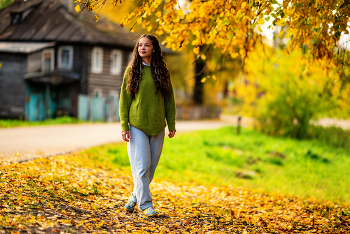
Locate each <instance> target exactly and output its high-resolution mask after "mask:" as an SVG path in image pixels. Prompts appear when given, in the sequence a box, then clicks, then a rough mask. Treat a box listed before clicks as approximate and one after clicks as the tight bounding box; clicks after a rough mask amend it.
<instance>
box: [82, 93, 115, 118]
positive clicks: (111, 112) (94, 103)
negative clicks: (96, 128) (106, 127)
mask: <svg viewBox="0 0 350 234" xmlns="http://www.w3.org/2000/svg"><path fill="white" fill-rule="evenodd" d="M78 119H80V120H85V121H88V120H89V121H94V122H95V121H104V122H115V121H120V117H119V99H118V98H115V97H108V98H104V97H89V96H87V95H83V94H80V95H79V96H78Z"/></svg>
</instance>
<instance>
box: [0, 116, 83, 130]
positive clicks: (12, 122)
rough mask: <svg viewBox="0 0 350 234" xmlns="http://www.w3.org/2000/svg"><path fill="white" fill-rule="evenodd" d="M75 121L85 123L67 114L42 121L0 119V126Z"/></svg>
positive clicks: (38, 124)
mask: <svg viewBox="0 0 350 234" xmlns="http://www.w3.org/2000/svg"><path fill="white" fill-rule="evenodd" d="M75 123H86V122H85V121H82V120H78V119H76V118H73V117H69V116H62V117H58V118H56V119H48V120H44V121H33V122H29V121H26V120H18V119H0V128H12V127H23V126H41V125H55V124H75Z"/></svg>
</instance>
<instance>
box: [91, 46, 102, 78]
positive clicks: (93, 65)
mask: <svg viewBox="0 0 350 234" xmlns="http://www.w3.org/2000/svg"><path fill="white" fill-rule="evenodd" d="M97 51H99V52H100V58H101V66H100V67H96V63H95V61H96V59H98V57H97V55H96V52H97ZM102 71H103V48H102V47H98V46H95V47H93V48H92V50H91V72H92V73H102Z"/></svg>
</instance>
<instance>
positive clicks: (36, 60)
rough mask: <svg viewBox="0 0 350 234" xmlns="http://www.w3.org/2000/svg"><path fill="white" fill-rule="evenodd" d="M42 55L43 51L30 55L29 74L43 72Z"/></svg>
mask: <svg viewBox="0 0 350 234" xmlns="http://www.w3.org/2000/svg"><path fill="white" fill-rule="evenodd" d="M41 53H42V51H37V52H34V53H31V54H28V63H27V71H28V72H27V73H35V72H40V71H41Z"/></svg>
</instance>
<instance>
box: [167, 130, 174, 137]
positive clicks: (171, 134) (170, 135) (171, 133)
mask: <svg viewBox="0 0 350 234" xmlns="http://www.w3.org/2000/svg"><path fill="white" fill-rule="evenodd" d="M175 132H176V131H170V132H169V134H168V136H169V138H173V137H174V136H175Z"/></svg>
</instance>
